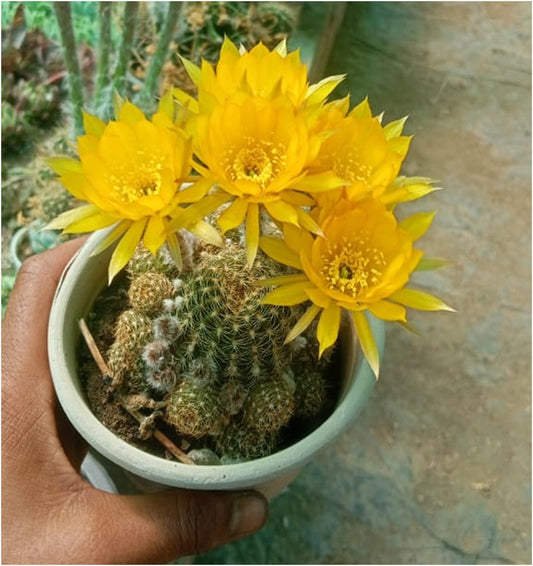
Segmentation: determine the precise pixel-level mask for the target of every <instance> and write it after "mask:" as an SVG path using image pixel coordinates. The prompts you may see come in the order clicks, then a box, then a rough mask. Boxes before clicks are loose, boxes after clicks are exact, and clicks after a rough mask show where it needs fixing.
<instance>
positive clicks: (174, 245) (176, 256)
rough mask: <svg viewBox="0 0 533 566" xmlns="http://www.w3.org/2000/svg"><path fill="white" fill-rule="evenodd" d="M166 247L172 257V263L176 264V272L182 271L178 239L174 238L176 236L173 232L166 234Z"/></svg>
mask: <svg viewBox="0 0 533 566" xmlns="http://www.w3.org/2000/svg"><path fill="white" fill-rule="evenodd" d="M167 246H168V249H169V251H170V255H171V256H172V259H173V260H174V263H175V264H176V267H177V268H178V271H181V270H182V269H183V261H182V258H181V248H180V244H179V241H178V238H177V237H176V234H175V233H174V232H172V233H167Z"/></svg>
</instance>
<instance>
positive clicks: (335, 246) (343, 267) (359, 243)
mask: <svg viewBox="0 0 533 566" xmlns="http://www.w3.org/2000/svg"><path fill="white" fill-rule="evenodd" d="M322 259H323V267H322V270H321V272H320V274H321V275H322V277H323V278H324V279H325V280H326V281H327V283H328V286H329V288H330V289H332V290H335V291H340V292H341V293H346V294H348V295H351V296H352V297H353V298H356V297H359V296H361V295H362V294H363V293H364V292H365V291H366V290H367V289H368V288H369V287H371V286H373V285H376V284H377V283H378V282H379V279H380V277H381V275H382V273H383V268H384V267H385V265H386V261H385V256H384V255H383V252H382V251H381V250H378V249H377V248H374V247H372V246H370V245H369V239H368V237H366V236H364V235H361V236H359V237H358V238H356V239H352V240H348V238H346V236H345V237H344V238H343V239H342V242H341V243H332V244H330V245H329V246H328V247H327V248H326V250H325V253H324V254H323V256H322Z"/></svg>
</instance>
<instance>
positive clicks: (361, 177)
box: [331, 149, 372, 183]
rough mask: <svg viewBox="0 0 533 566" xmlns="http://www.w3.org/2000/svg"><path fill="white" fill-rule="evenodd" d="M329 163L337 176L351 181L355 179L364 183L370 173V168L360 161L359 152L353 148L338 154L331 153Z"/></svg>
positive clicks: (353, 181)
mask: <svg viewBox="0 0 533 566" xmlns="http://www.w3.org/2000/svg"><path fill="white" fill-rule="evenodd" d="M331 163H332V167H331V168H332V169H333V171H334V172H335V173H336V174H337V175H338V176H339V177H342V178H343V179H348V181H351V182H352V183H355V181H361V182H363V183H366V182H367V181H368V179H369V178H370V175H371V174H372V169H371V168H370V167H369V166H368V165H365V164H363V163H361V158H360V156H359V152H358V151H357V150H355V149H351V150H350V151H348V152H347V153H345V154H343V155H340V156H339V155H337V154H333V155H332V156H331Z"/></svg>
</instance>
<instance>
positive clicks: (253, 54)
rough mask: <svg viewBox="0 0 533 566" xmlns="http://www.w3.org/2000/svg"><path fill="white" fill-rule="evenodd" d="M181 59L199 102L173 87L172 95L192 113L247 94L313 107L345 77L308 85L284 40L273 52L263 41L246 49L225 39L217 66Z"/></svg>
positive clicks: (297, 56)
mask: <svg viewBox="0 0 533 566" xmlns="http://www.w3.org/2000/svg"><path fill="white" fill-rule="evenodd" d="M182 61H183V63H184V65H185V68H186V70H187V72H188V74H189V76H190V77H191V79H192V80H193V82H194V83H195V84H196V86H197V87H198V101H196V100H195V99H194V98H193V97H191V96H190V95H188V94H186V93H185V92H183V91H181V90H180V89H174V96H175V97H176V98H177V99H178V100H179V101H180V102H181V103H182V104H183V105H184V106H186V107H187V108H189V109H190V110H191V111H192V112H194V113H197V112H200V113H210V112H211V111H212V110H213V108H214V107H215V106H216V105H217V104H223V103H225V102H226V101H227V100H233V101H235V102H239V101H242V97H246V96H250V95H251V96H254V97H257V98H263V99H274V98H277V97H279V96H280V95H282V96H284V97H285V98H286V99H287V101H289V102H291V104H292V105H293V106H294V108H300V107H301V106H303V105H305V106H308V107H312V106H314V105H320V104H322V103H323V102H324V100H325V99H326V97H327V96H329V94H330V93H331V92H332V91H333V89H334V88H335V87H336V86H337V85H338V84H339V83H340V82H341V81H342V80H343V78H344V75H338V76H331V77H327V78H325V79H323V80H322V81H320V82H319V83H316V84H313V85H309V83H308V80H307V67H306V66H305V65H304V64H303V63H302V62H301V60H300V53H299V51H293V52H291V53H288V54H287V47H286V43H285V41H283V42H281V43H280V44H279V45H278V46H277V47H276V48H275V49H274V50H272V51H269V49H268V48H267V47H265V46H264V45H263V44H262V43H259V44H258V45H256V46H255V47H253V48H252V49H251V50H250V51H246V50H244V49H241V50H239V49H237V47H236V46H235V45H234V44H233V43H232V42H231V41H230V40H229V39H227V38H226V39H225V40H224V43H223V45H222V47H221V50H220V58H219V61H218V63H217V65H216V69H213V67H212V65H211V64H210V63H208V62H207V61H202V66H201V67H198V66H196V65H194V64H193V63H191V62H190V61H188V60H187V59H184V58H182Z"/></svg>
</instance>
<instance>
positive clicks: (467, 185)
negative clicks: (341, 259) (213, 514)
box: [195, 2, 531, 564]
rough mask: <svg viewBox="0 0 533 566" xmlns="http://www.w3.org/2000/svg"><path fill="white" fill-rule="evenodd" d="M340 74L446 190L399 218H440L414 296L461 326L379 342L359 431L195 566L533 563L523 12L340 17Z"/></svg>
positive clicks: (400, 11) (366, 7)
mask: <svg viewBox="0 0 533 566" xmlns="http://www.w3.org/2000/svg"><path fill="white" fill-rule="evenodd" d="M309 4H312V5H315V4H320V3H309ZM315 9H316V10H317V11H318V13H320V9H321V7H320V6H319V5H317V6H316V8H315ZM345 72H347V73H348V78H347V80H346V82H345V84H344V85H343V87H342V88H340V87H339V91H340V93H341V94H342V93H345V92H348V91H351V92H352V100H353V101H354V103H355V102H358V101H359V100H361V99H362V98H363V97H364V96H366V95H368V96H369V100H370V104H371V106H372V108H373V110H374V112H375V113H379V112H382V111H385V119H384V121H385V122H388V121H390V120H393V119H396V118H400V117H402V116H404V115H407V114H408V115H409V116H410V118H409V120H408V122H407V126H406V131H407V132H408V133H414V134H415V137H414V139H413V142H412V145H411V151H410V153H409V156H408V158H407V161H406V163H405V168H404V172H405V173H406V174H409V175H415V174H416V175H424V176H429V177H432V178H436V179H439V180H440V184H441V185H442V186H443V187H445V190H443V191H440V192H437V193H433V194H432V195H430V196H429V197H427V198H426V199H424V200H422V201H420V202H417V203H415V204H413V205H412V206H406V207H405V209H406V210H408V211H409V212H415V211H422V210H437V211H438V214H437V217H436V220H435V222H434V225H433V227H432V229H431V230H430V231H429V232H428V234H427V235H426V236H424V239H423V240H422V247H423V249H424V250H425V251H426V252H427V253H428V255H429V256H438V257H446V258H450V259H451V260H452V262H453V263H452V265H451V266H449V267H448V268H446V269H444V270H441V271H439V272H437V273H431V274H430V273H427V272H426V273H423V274H420V275H419V276H417V278H416V281H417V283H418V284H419V286H421V287H422V286H423V287H424V288H425V289H427V290H429V291H430V292H434V293H435V294H438V296H440V297H441V298H442V299H443V300H445V301H446V302H447V303H449V304H451V305H453V306H454V307H455V308H456V309H457V313H455V314H452V313H418V312H413V315H412V316H411V320H412V322H413V323H414V324H415V325H416V327H417V328H418V329H419V331H420V335H414V334H410V333H407V332H405V331H404V330H403V329H401V328H397V327H394V326H390V327H389V331H388V345H387V350H386V357H385V361H384V365H383V368H382V376H381V378H380V381H379V383H378V384H377V386H376V389H375V393H374V396H373V398H372V400H371V402H370V403H369V405H368V407H367V408H366V410H365V412H364V414H363V415H362V416H361V417H360V418H359V420H358V421H357V422H356V423H354V425H353V427H352V428H351V429H350V430H349V431H348V432H347V433H346V434H345V435H344V436H343V437H342V438H341V439H340V441H339V442H338V443H337V444H336V445H335V446H334V447H332V448H331V449H329V450H328V451H327V452H326V453H323V454H322V455H321V456H320V457H318V458H317V459H315V460H314V462H312V463H311V464H310V465H309V466H308V467H307V468H306V469H305V471H304V472H303V473H302V474H301V476H300V477H299V478H298V479H297V480H296V481H295V482H294V483H293V484H292V485H291V486H290V487H289V488H288V489H287V490H286V491H285V492H284V493H282V494H281V495H279V496H278V497H277V498H276V499H275V500H274V501H273V502H272V509H271V519H270V521H269V523H268V525H267V526H266V527H265V528H264V529H263V531H261V532H260V533H258V534H257V535H255V536H253V537H251V538H249V539H246V540H244V541H240V542H238V543H235V544H232V545H228V546H226V547H223V548H222V549H219V550H217V551H214V552H212V553H209V554H206V555H202V556H199V557H196V559H195V561H196V563H198V564H200V563H226V564H233V563H239V564H248V563H271V564H282V563H284V564H290V563H308V564H312V563H378V564H379V563H392V564H398V563H420V564H422V563H426V564H430V563H431V564H434V563H441V564H463V563H464V564H476V563H483V564H508V563H531V445H530V440H531V340H530V339H531V287H530V281H531V280H530V274H531V261H530V260H531V176H530V174H531V160H530V155H531V154H530V151H531V131H530V126H531V5H530V3H527V2H512V3H507V2H488V3H485V2H449V3H441V2H421V3H418V2H413V3H404V2H394V3H382V2H371V3H370V2H368V3H359V2H351V3H348V6H347V11H346V16H345V20H344V24H343V27H342V29H341V30H340V34H339V37H338V39H337V42H336V44H335V47H334V49H333V53H332V56H331V59H330V63H329V66H328V69H327V74H337V73H345Z"/></svg>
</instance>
